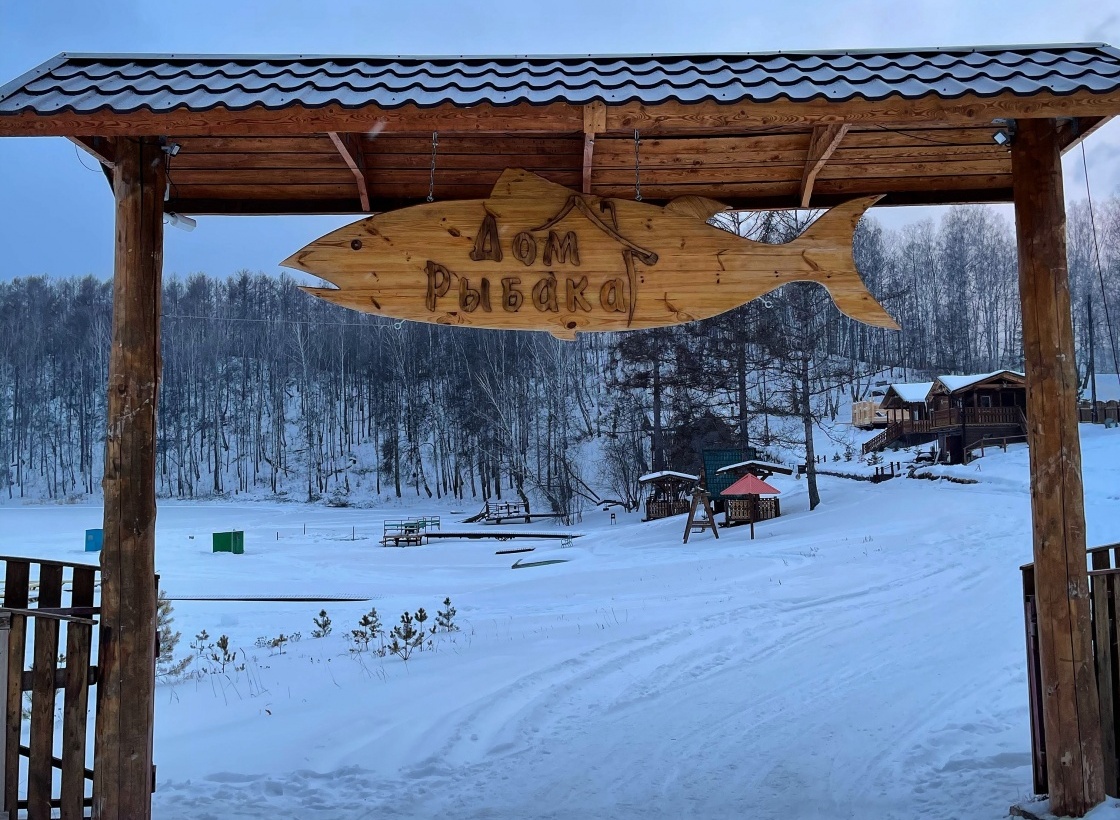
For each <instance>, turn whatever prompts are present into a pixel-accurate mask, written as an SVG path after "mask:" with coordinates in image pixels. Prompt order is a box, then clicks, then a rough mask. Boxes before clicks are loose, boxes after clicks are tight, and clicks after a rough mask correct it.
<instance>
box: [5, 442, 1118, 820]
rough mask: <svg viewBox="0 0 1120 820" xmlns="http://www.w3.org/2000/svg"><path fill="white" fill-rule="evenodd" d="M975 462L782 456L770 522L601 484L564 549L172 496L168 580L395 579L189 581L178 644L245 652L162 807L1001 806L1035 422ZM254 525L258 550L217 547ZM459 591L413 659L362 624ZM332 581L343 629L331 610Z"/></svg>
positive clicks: (1012, 719)
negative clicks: (924, 465)
mask: <svg viewBox="0 0 1120 820" xmlns="http://www.w3.org/2000/svg"><path fill="white" fill-rule="evenodd" d="M1081 435H1082V442H1083V450H1084V462H1085V478H1086V480H1085V486H1086V510H1087V519H1088V536H1089V541H1090V543H1091V544H1102V543H1108V542H1112V541H1120V514H1118V512H1120V492H1118V490H1117V487H1120V467H1118V466H1117V465H1118V464H1120V431H1116V430H1104V429H1103V428H1100V427H1090V426H1087V425H1086V426H1082V427H1081ZM952 469H953V470H956V471H958V472H959V473H960V475H967V476H968V477H970V478H973V479H976V480H977V481H978V482H979V483H977V484H970V485H960V484H951V483H948V482H930V481H918V480H909V479H902V478H900V479H896V480H894V481H889V482H886V483H883V484H879V485H872V484H869V483H866V482H855V481H847V480H842V479H836V478H823V479H822V481H821V488H822V489H821V492H822V498H823V503H822V505H821V506H820V507H819V508H818V509H817V510H816V511H814V512H812V513H809V512H808V510H807V503H806V497H805V491H804V487H805V482H804V480H801V481H798V480H795V479H792V478H783V477H781V476H778V477H775V478H774V479H772V482H773V483H774V484H776V485H778V486H779V488H780V489H781V490H782V492H783V495H782V510H783V513H784V515H783V517H782V518H780V519H778V520H775V521H768V522H765V523H764V524H761V525H760V526H759V527H758V528H757V535H758V537H757V539H756V540H754V541H751V540H749V532H748V530H747V529H746V528H744V527H739V528H735V529H731V530H721V532H720V538H719V539H718V540H716V539H715V538H714V537H713V536H712V534H711V533H710V532H704V533H699V534H696V535H694V536H692V538H691V539H690V541H689V543H688V545H687V546H683V545H682V544H681V536H682V532H683V519H682V518H679V517H678V518H673V519H667V520H662V521H656V522H649V523H641V522H640V521H639V520H638V519H639V515H638V514H633V515H626V514H622V513H618V523H616V524H612V523H611V521H610V515H609V513H604V512H600V511H593V512H591V513H589V514H587V515H586V516H585V520H584V522H583V523H582V524H580V525H578V526H576V527H573V528H571V530H572V531H573V532H578V533H581V534H582V537H580V538H576V539H575V540H574V544H573V546H572V547H570V548H566V549H565V548H562V547H558V546H555V545H554V544H550V543H548V542H544V541H532V540H526V541H525V542H496V541H493V540H479V541H465V540H463V541H459V540H450V541H447V542H443V543H434V544H432V545H429V546H424V547H421V548H411V549H390V548H382V547H380V546H378V544H377V539H378V538H379V537H380V535H381V529H382V520H383V519H384V518H398V517H400V514H401V511H400V509H399V508H398V509H395V510H393V511H392V513H390V514H387V513H386V512H384V511H382V512H379V511H378V510H369V509H365V510H357V509H344V510H331V509H325V508H323V507H320V506H314V507H313V506H301V505H293V504H285V505H276V504H267V503H247V504H242V505H230V504H172V503H165V504H162V505H161V506H160V511H159V523H158V538H157V540H158V548H157V549H158V553H157V569H158V571H159V572H160V573H161V576H162V585H163V588H164V589H165V590H167V592H168V593H169V594H170V595H171V596H172V598H175V597H186V596H196V595H216V596H221V595H231V596H246V595H264V596H283V595H294V594H300V595H322V596H333V595H346V594H353V595H361V596H367V597H369V598H370V599H371V600H369V601H368V602H347V603H326V604H321V605H320V604H317V603H292V602H288V603H266V602H257V603H240V602H191V601H180V602H178V603H176V604H175V611H174V616H175V627H176V628H177V629H179V630H181V631H182V633H183V635H184V638H183V640H182V642H181V643H180V645H179V654H180V655H183V654H185V653H187V652H189V651H190V650H189V649H188V648H187V644H188V642H190V641H191V639H192V637H193V636H195V635H196V634H197V633H199V632H200V631H201V630H203V629H205V630H206V631H207V633H208V634H209V635H210V641H211V642H212V641H213V640H214V639H216V638H217V637H218V636H219V635H222V634H225V635H228V637H229V642H230V647H231V649H233V650H236V651H238V652H239V655H238V658H237V660H236V661H235V662H234V664H231V665H230V666H228V667H227V669H226V670H225V672H224V673H223V672H220V671H219V670H218V668H217V664H216V663H215V662H212V661H206V660H201V661H196V662H194V663H193V664H192V665H191V670H192V674H191V675H190V676H189V677H187V678H184V679H181V680H179V681H177V682H169V683H164V684H162V685H161V686H160V687H159V688H158V691H157V718H156V749H155V757H156V761H157V763H158V765H159V770H158V774H159V784H158V790H157V792H156V794H155V796H154V797H155V806H156V816H157V817H163V818H188V819H189V818H207V817H239V818H282V817H300V818H332V820H334V819H336V818H364V817H383V816H392V817H397V818H431V817H447V818H464V817H479V818H481V817H486V818H499V819H500V820H506V819H507V818H508V819H509V820H514V819H515V818H516V819H517V820H521V818H546V817H547V818H581V820H582V819H583V818H636V817H641V818H665V819H666V820H670V818H671V819H672V820H676V819H677V818H684V817H696V818H723V817H745V816H750V817H755V818H774V820H778V818H781V820H786V819H787V818H822V820H823V818H829V820H832V818H838V817H868V818H900V819H901V818H906V819H907V820H910V818H915V817H955V818H998V817H1003V816H1005V814H1006V810H1007V806H1008V805H1009V804H1010V803H1011V802H1013V801H1015V800H1018V799H1022V798H1024V797H1026V796H1027V795H1028V793H1029V791H1030V769H1029V762H1030V757H1029V748H1030V746H1029V732H1028V724H1027V710H1026V699H1027V689H1026V682H1025V673H1024V669H1025V662H1024V649H1023V624H1022V606H1021V598H1020V576H1019V570H1018V567H1019V565H1020V564H1022V563H1024V562H1027V561H1029V560H1030V559H1031V538H1030V531H1029V500H1028V493H1027V453H1026V448H1025V447H1012V448H1011V450H1010V451H1009V452H1007V453H1001V452H996V453H994V454H991V455H989V456H987V457H985V458H983V459H981V460H979V461H977V462H975V463H974V464H972V465H969V466H968V467H961V468H952ZM452 509H455V510H461V511H462V513H463V515H465V514H467V513H469V512H473V509H471V510H462V508H461V507H458V506H455V507H452V506H450V505H449V503H448V502H446V499H445V500H444V502H443V505H442V506H440V505H437V504H435V503H431V502H427V503H424V504H423V505H422V506H417V507H415V508H414V510H413V511H414V512H416V513H434V514H440V515H441V516H442V517H443V522H444V523H443V528H444V529H445V530H448V529H451V528H452V526H453V525H452V524H451V523H450V522H451V521H453V520H455V519H456V518H458V517H462V516H457V515H453V514H452ZM4 516H5V520H6V522H7V525H8V530H9V534H10V535H14V536H15V537H13V538H11V540H10V541H9V547H8V549H9V550H10V551H14V552H19V553H26V554H33V555H37V556H40V557H54V558H63V559H66V560H81V552H80V551H81V531H82V529H83V528H85V527H87V526H97V525H98V523H99V520H100V509H99V508H98V507H94V506H68V507H51V508H34V507H20V508H9V509H7V510H5V512H4ZM305 526H306V534H305V532H304V527H305ZM459 526H461V527H462V528H466V525H459ZM482 526H483V525H472V526H471V528H472V529H480V528H482ZM542 526H544V527H547V526H548V525H541V524H536V523H535V524H533V525H532V527H531V529H532V530H539V529H540V528H541V527H542ZM230 528H241V529H244V530H245V532H246V553H245V555H238V556H235V555H229V554H218V555H214V554H211V553H210V552H209V537H210V533H211V532H212V531H216V530H225V529H230ZM517 529H518V527H516V526H515V527H506V528H502V531H505V530H510V531H516V530H517ZM521 529H525V527H523V526H522V527H521ZM493 531H494V532H498V531H499V530H497V529H494V530H493ZM352 538H353V539H354V540H351V539H352ZM522 543H524V544H525V545H527V546H534V547H536V549H535V551H534V552H531V553H525V554H522V555H495V551H496V550H498V549H508V548H510V547H511V546H512V547H516V546H521V545H522ZM517 558H524V559H531V560H534V561H539V560H550V559H563V560H565V563H557V564H550V565H546V566H537V567H530V568H525V569H519V570H516V571H515V570H512V569H511V565H512V564H513V563H514V560H515V559H517ZM447 596H450V598H451V601H452V603H453V605H454V606H455V607H456V608H457V610H458V612H457V616H456V621H457V623H458V625H459V627H460V629H459V631H457V632H452V633H447V634H441V635H439V636H437V638H436V639H434V641H433V645H432V647H431V648H430V649H425V650H424V651H416V652H415V653H414V654H413V655H412V657H411V658H410V659H409V660H408V661H407V663H405V662H404V661H402V660H400V659H398V658H397V657H393V656H392V655H389V656H387V657H384V658H382V657H378V656H377V655H376V654H375V653H371V652H368V651H367V652H361V653H352V652H349V651H348V647H349V642H348V640H347V636H348V634H349V632H350V630H352V629H354V628H355V626H356V625H357V622H358V619H359V618H360V617H361V616H362V614H363V613H366V612H367V611H368V610H369V608H370V607H371V606H375V607H376V608H377V610H378V612H379V614H380V616H381V619H382V621H383V623H384V625H385V627H386V628H389V627H391V626H393V625H394V624H396V623H398V619H399V617H400V614H401V613H402V611H405V610H407V611H409V612H415V611H416V610H417V609H418V608H419V607H424V608H426V610H427V611H428V612H429V613H430V614H431V615H432V618H433V621H434V617H435V612H436V610H437V609H441V608H442V606H441V602H442V601H443V600H444V598H445V597H447ZM320 607H323V608H325V609H326V610H327V612H328V613H329V616H330V617H331V619H332V620H333V626H334V629H333V631H332V633H331V634H330V635H329V636H327V637H325V638H321V639H313V638H311V637H310V633H311V629H312V618H313V617H314V616H315V615H316V614H317V613H318V611H319V609H320ZM431 623H432V621H430V622H429V624H428V625H429V626H430V625H431ZM294 632H301V633H302V637H301V639H300V640H299V641H298V642H289V643H287V644H286V645H285V646H284V650H283V654H282V655H281V654H278V653H277V651H276V650H275V649H272V648H269V647H267V646H263V647H262V646H258V643H262V642H263V641H260V640H259V639H271V638H275V637H276V636H278V635H280V634H281V633H283V634H285V635H288V636H291V635H292V633H294ZM243 662H244V669H240V670H239V669H237V668H236V667H238V666H239V665H240V664H242V663H243ZM203 670H209V671H208V672H205V673H204V671H203Z"/></svg>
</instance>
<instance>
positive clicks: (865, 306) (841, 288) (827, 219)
mask: <svg viewBox="0 0 1120 820" xmlns="http://www.w3.org/2000/svg"><path fill="white" fill-rule="evenodd" d="M880 199H882V197H879V196H866V197H860V198H859V199H853V200H852V201H851V202H845V203H844V204H842V205H837V206H836V207H835V208H833V209H831V210H829V211H828V212H826V213H825V214H823V215H822V216H821V217H820V218H819V219H818V220H817V221H816V222H814V223H813V224H812V225H810V226H809V227H808V228H807V229H806V231H805V233H803V234H801V236H799V237H798V238H797V239H795V240H794V244H795V245H798V246H800V247H801V258H802V259H803V260H804V261H805V263H806V265H807V266H808V267H809V268H810V270H811V271H812V273H811V274H810V275H809V276H806V277H805V278H806V279H807V280H808V281H811V282H817V283H819V284H821V285H824V287H825V289H826V290H827V291H828V294H829V296H831V297H832V301H833V303H834V304H835V305H836V307H837V309H839V311H840V312H841V313H843V314H845V315H847V316H850V317H851V318H853V319H855V320H856V321H857V322H863V323H864V324H865V325H871V326H873V327H884V328H887V329H889V330H899V326H898V322H896V321H895V320H894V319H893V318H892V317H891V315H890V314H889V313H887V312H886V311H885V310H884V309H883V306H882V305H880V304H879V303H878V302H877V301H875V297H874V296H872V295H871V291H869V290H868V289H867V286H866V285H865V284H863V280H862V279H861V278H860V275H859V271H858V270H856V263H855V260H854V259H849V261H848V264H847V265H845V266H844V267H843V268H842V269H840V270H824V269H823V268H822V267H821V265H819V264H818V263H817V262H816V260H815V259H814V258H813V252H812V250H813V248H814V247H815V246H826V247H836V246H841V247H847V248H851V247H852V245H853V242H854V239H855V232H856V226H857V225H858V224H859V220H860V218H862V217H863V215H864V213H865V212H866V211H867V209H868V208H870V207H871V206H872V205H874V204H875V203H876V202H878V201H879V200H880Z"/></svg>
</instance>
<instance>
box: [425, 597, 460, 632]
mask: <svg viewBox="0 0 1120 820" xmlns="http://www.w3.org/2000/svg"><path fill="white" fill-rule="evenodd" d="M443 606H444V608H443V609H437V610H436V625H435V629H433V630H432V631H433V632H435V630H438V629H442V630H443V631H444V632H458V631H459V627H458V626H457V625H456V624H455V607H453V606H451V598H450V597H448V598H444V599H443Z"/></svg>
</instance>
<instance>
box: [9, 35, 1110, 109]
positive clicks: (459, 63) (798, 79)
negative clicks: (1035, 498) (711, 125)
mask: <svg viewBox="0 0 1120 820" xmlns="http://www.w3.org/2000/svg"><path fill="white" fill-rule="evenodd" d="M1117 90H1120V51H1117V50H1116V49H1114V48H1112V47H1110V46H1107V45H1104V44H1078V45H1038V46H993V47H985V48H947V49H918V50H912V51H897V50H882V51H832V52H819V53H803V52H785V53H782V52H778V53H768V54H733V55H714V54H713V55H700V56H682V55H646V56H570V57H528V56H526V57H432V58H423V57H330V56H218V55H174V54H172V55H121V54H61V55H59V56H58V57H55V58H54V59H52V60H49V61H48V62H46V63H44V64H43V65H41V66H39V67H38V68H36V69H34V70H32V71H30V72H28V73H27V74H25V75H23V76H22V77H19V78H17V79H16V80H14V81H13V82H11V83H9V84H7V85H5V86H3V87H2V88H0V115H3V114H16V113H20V112H24V111H30V112H36V113H39V114H52V113H56V112H66V111H72V112H76V113H93V112H95V111H101V110H104V109H109V110H111V111H114V112H117V113H127V112H132V111H136V110H139V109H143V108H147V109H151V110H152V111H157V112H158V111H168V110H171V109H174V108H178V107H183V108H187V109H190V110H193V111H206V110H210V109H213V108H216V107H219V106H221V107H225V108H229V109H232V110H238V109H244V108H248V107H249V106H253V105H263V106H265V107H266V108H270V109H281V108H287V107H290V106H296V105H299V106H304V107H307V108H318V107H322V106H327V105H332V104H334V105H339V106H341V107H343V108H360V107H363V106H368V105H376V106H378V107H381V108H397V107H400V106H403V105H415V106H419V107H432V106H437V105H441V104H452V105H456V106H471V105H477V104H479V103H484V102H488V103H492V104H495V105H513V104H517V103H529V104H535V105H544V104H547V103H552V102H566V103H572V104H577V105H579V104H585V103H589V102H593V101H597V100H598V101H603V102H607V103H626V102H641V103H645V104H650V105H652V104H658V103H664V102H669V101H679V102H685V103H691V102H701V101H705V100H711V101H716V102H725V103H737V102H748V101H749V102H755V103H765V102H772V101H774V100H777V99H779V98H788V99H790V100H793V101H795V102H803V101H810V100H816V99H824V100H832V101H844V100H849V99H852V98H856V97H858V98H863V99H867V100H881V99H884V98H886V97H888V96H890V95H898V96H900V97H902V98H904V99H919V98H922V97H926V96H937V97H941V98H949V99H952V98H957V97H961V96H964V95H966V94H973V95H977V96H980V97H991V96H995V95H999V94H1005V93H1010V94H1014V95H1017V96H1024V97H1026V96H1032V95H1034V94H1039V93H1052V94H1057V95H1068V94H1073V93H1077V92H1085V91H1087V92H1092V93H1107V92H1115V91H1117Z"/></svg>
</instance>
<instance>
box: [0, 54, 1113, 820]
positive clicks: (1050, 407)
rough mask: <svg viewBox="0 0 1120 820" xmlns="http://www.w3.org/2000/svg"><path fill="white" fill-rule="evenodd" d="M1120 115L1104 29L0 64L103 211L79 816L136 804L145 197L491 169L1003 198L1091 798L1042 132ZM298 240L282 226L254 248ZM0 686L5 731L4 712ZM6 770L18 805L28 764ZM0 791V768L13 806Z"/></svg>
mask: <svg viewBox="0 0 1120 820" xmlns="http://www.w3.org/2000/svg"><path fill="white" fill-rule="evenodd" d="M1118 113H1120V53H1118V52H1117V51H1116V50H1115V49H1113V48H1111V47H1109V46H1106V45H1100V44H1088V45H1085V44H1080V45H1043V46H1017V47H1006V46H1000V47H985V48H968V47H965V48H947V49H911V50H873V51H833V52H814V53H804V52H797V53H792V52H791V53H768V54H726V55H652V56H651V55H644V56H587V55H579V56H573V57H528V56H517V57H448V58H409V57H333V56H306V55H298V56H259V55H258V56H227V55H184V54H165V55H127V54H61V55H59V56H57V57H55V58H54V59H51V60H49V61H47V62H46V63H44V64H43V65H40V66H38V67H35V68H32V69H31V70H29V71H28V72H27V73H26V74H24V75H23V76H21V77H18V78H15V79H14V80H12V81H11V82H10V83H8V84H6V85H3V86H0V137H3V136H11V137H33V136H40V137H64V138H67V139H69V140H71V141H73V142H74V143H75V144H76V145H77V146H78V147H79V148H81V149H82V150H84V151H86V152H87V153H89V154H90V155H92V156H93V157H94V158H95V159H96V160H97V161H98V162H99V163H100V164H101V167H102V168H103V170H104V172H105V176H106V178H107V180H108V182H109V185H110V187H111V190H112V194H113V198H114V203H115V204H114V207H115V210H116V232H115V243H116V255H115V265H114V314H113V330H112V349H111V354H110V359H109V377H108V382H109V383H108V394H109V409H108V428H107V430H106V457H105V478H104V483H103V488H104V508H105V519H104V525H105V526H104V547H103V552H102V567H103V582H102V588H101V597H100V609H99V611H98V612H97V613H96V617H97V619H98V625H97V631H98V640H99V641H100V646H101V653H102V655H103V656H104V657H105V658H107V659H108V662H107V663H105V664H104V665H103V667H102V668H100V669H99V670H98V679H97V688H98V694H97V700H96V703H97V714H96V728H95V732H94V735H95V736H94V780H93V795H92V800H91V802H92V809H91V810H92V812H93V816H95V817H100V818H131V820H143V818H147V817H149V816H150V812H151V792H152V788H153V783H154V774H153V769H152V731H153V720H154V708H153V705H154V692H155V690H154V664H155V657H154V652H155V642H156V590H155V585H154V583H153V582H152V578H153V574H154V565H153V562H154V543H155V531H154V525H155V516H156V497H155V487H156V483H155V470H156V461H155V457H156V440H157V439H156V419H157V412H156V410H157V402H158V396H159V390H158V387H159V379H160V351H159V343H160V333H159V329H160V296H161V274H162V251H163V226H164V222H165V219H168V218H170V217H169V215H170V214H175V215H189V216H196V215H200V214H355V215H362V214H369V213H371V212H377V211H383V210H386V209H391V208H397V207H401V206H406V205H412V204H417V203H421V202H425V201H432V200H434V201H446V200H455V199H463V198H470V197H485V196H487V195H488V194H489V192H490V189H491V187H492V186H493V185H494V183H495V181H496V180H497V179H498V176H499V175H500V174H501V173H502V172H503V171H504V170H505V169H507V168H522V169H525V170H528V171H531V172H534V173H536V174H539V175H540V176H542V177H544V178H545V179H548V180H551V181H553V182H558V183H561V184H563V185H566V186H569V187H571V188H573V189H575V190H577V191H581V192H582V193H583V194H584V195H586V196H588V197H590V198H591V199H590V200H589V201H594V198H595V197H612V198H616V199H618V200H643V201H646V202H651V203H655V204H664V203H666V202H668V201H669V200H671V199H673V198H676V197H680V196H700V197H707V198H711V199H716V200H719V201H721V202H723V203H725V204H726V205H728V206H730V207H732V208H741V209H762V208H805V207H826V206H832V205H836V204H838V203H842V202H844V201H847V200H850V199H852V198H854V197H861V196H870V195H874V196H881V197H882V199H881V200H880V205H882V206H889V205H915V204H947V203H977V202H1014V205H1015V219H1016V228H1017V233H1018V251H1019V271H1020V289H1021V298H1022V308H1023V346H1024V350H1025V354H1026V380H1027V406H1028V410H1029V412H1028V413H1027V418H1028V419H1029V433H1030V451H1031V453H1030V455H1031V471H1032V476H1031V494H1032V519H1033V531H1034V557H1035V568H1036V569H1035V572H1036V581H1037V589H1038V600H1039V634H1040V637H1039V641H1040V645H1041V677H1042V682H1043V684H1044V687H1043V689H1044V691H1045V692H1046V704H1045V706H1046V708H1045V724H1046V726H1045V728H1046V752H1047V755H1048V757H1049V759H1050V760H1051V761H1053V762H1056V763H1057V765H1052V766H1051V767H1050V769H1049V792H1050V797H1051V806H1052V808H1053V810H1054V811H1055V812H1056V813H1058V814H1062V813H1067V814H1071V815H1081V814H1083V813H1084V812H1085V811H1086V810H1088V809H1089V808H1090V807H1092V806H1093V805H1095V804H1097V803H1099V802H1101V800H1102V799H1103V796H1104V794H1103V791H1102V780H1101V776H1100V759H1101V733H1100V726H1099V713H1098V702H1097V685H1096V681H1095V680H1094V676H1093V662H1092V656H1091V649H1090V620H1089V602H1088V599H1087V597H1086V596H1087V589H1088V588H1087V575H1086V559H1085V555H1086V553H1085V514H1084V506H1083V500H1082V487H1081V458H1080V449H1079V444H1078V438H1077V428H1076V423H1077V418H1076V394H1077V379H1076V374H1075V373H1074V366H1073V332H1072V324H1071V315H1070V305H1069V286H1068V274H1067V269H1066V253H1065V248H1066V237H1065V205H1064V199H1063V189H1062V169H1061V155H1062V153H1063V152H1066V151H1069V150H1070V149H1072V148H1073V147H1075V146H1077V145H1078V144H1079V143H1080V142H1081V140H1083V139H1085V138H1086V137H1087V136H1089V135H1091V134H1092V133H1093V131H1094V130H1095V129H1097V128H1098V127H1099V126H1100V125H1101V124H1102V123H1104V122H1106V121H1107V120H1108V119H1109V118H1111V117H1113V116H1115V115H1116V114H1118ZM43 220H44V226H45V225H47V224H50V222H49V220H57V214H44V215H43ZM195 235H196V236H201V235H203V231H201V230H200V231H199V232H198V233H196V234H195ZM467 239H468V240H469V237H467ZM295 249H296V248H295V247H291V248H280V247H278V248H277V249H276V252H277V260H280V259H283V258H284V257H285V256H287V255H288V254H289V253H291V252H292V251H294V250H295ZM684 318H687V317H684ZM682 320H683V319H682ZM19 617H24V616H22V615H21V616H19ZM21 659H22V658H21ZM14 663H15V661H13V662H12V664H14ZM9 691H10V690H9ZM8 703H9V711H8V716H7V719H8V724H7V725H8V736H9V737H11V736H12V730H11V722H12V721H13V720H18V716H13V713H12V700H11V698H9V700H8ZM16 703H17V706H18V698H17V701H16ZM33 721H34V716H33ZM18 734H19V732H18V727H17V729H16V732H15V736H16V737H18ZM43 754H45V752H44V751H43V749H40V759H46V760H48V761H49V760H50V756H49V755H47V756H46V757H45V758H44V757H43ZM72 758H73V756H71V759H72ZM5 760H6V765H5V771H6V772H7V774H8V776H9V778H14V777H16V776H18V759H16V767H17V768H16V770H15V771H13V770H12V769H11V768H10V762H11V760H12V758H11V756H10V755H8V756H6V757H5ZM65 775H66V771H65V770H64V771H63V776H64V777H65ZM9 782H11V781H9ZM44 782H45V785H44ZM29 788H33V789H36V790H38V791H37V792H36V800H37V801H38V803H37V804H36V805H41V804H42V801H43V792H42V790H43V789H44V788H45V789H46V790H47V791H48V792H49V789H50V778H49V777H47V778H46V779H45V781H43V779H42V778H39V779H37V780H35V782H34V783H32V784H31V785H30V786H29ZM48 797H49V795H48ZM15 800H16V797H15V791H14V789H5V805H4V806H3V807H2V808H3V809H5V810H7V811H9V812H10V813H11V816H12V817H15V812H16V810H17V806H16V805H15ZM63 816H72V815H68V814H64V815H63Z"/></svg>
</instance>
